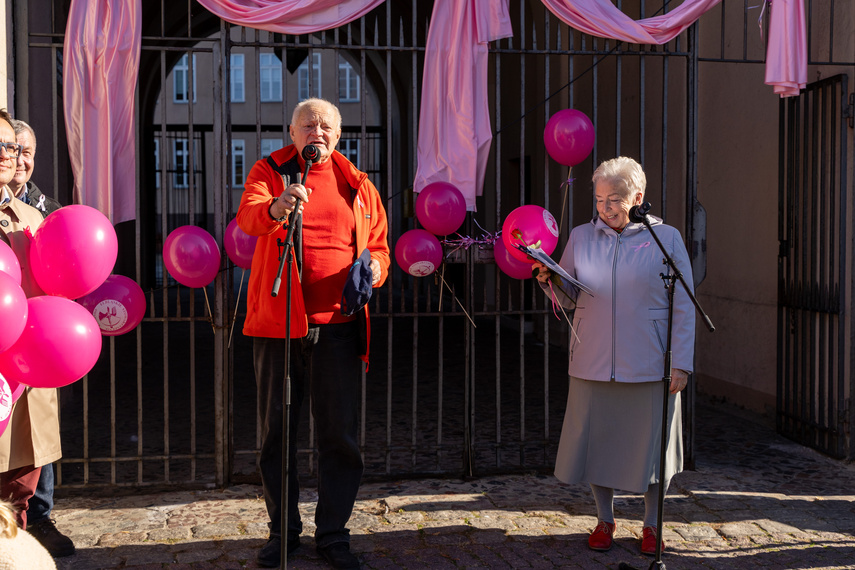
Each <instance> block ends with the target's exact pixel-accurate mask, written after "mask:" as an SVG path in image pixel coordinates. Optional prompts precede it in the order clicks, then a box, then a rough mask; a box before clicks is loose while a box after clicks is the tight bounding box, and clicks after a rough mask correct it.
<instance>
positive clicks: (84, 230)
mask: <svg viewBox="0 0 855 570" xmlns="http://www.w3.org/2000/svg"><path fill="white" fill-rule="evenodd" d="M118 251H119V241H118V239H117V238H116V230H115V229H114V228H113V224H111V223H110V220H108V219H107V216H105V215H104V214H102V213H101V212H99V211H98V210H96V209H95V208H92V207H90V206H83V205H80V204H75V205H72V206H65V207H63V208H60V209H59V210H57V211H56V212H54V213H53V214H51V215H50V216H48V217H47V218H45V221H43V222H42V225H41V226H39V230H38V231H37V232H36V234H35V236H33V243H32V246H31V248H30V268H31V270H32V272H33V277H35V279H36V283H38V285H39V287H41V288H42V290H43V291H44V292H45V293H47V294H48V295H59V296H61V297H66V298H68V299H76V298H78V297H82V296H83V295H86V294H87V293H91V292H92V291H94V290H95V289H97V288H98V286H99V285H101V283H103V282H104V279H106V278H107V276H108V275H110V273H111V272H112V271H113V266H114V265H116V256H117V254H118Z"/></svg>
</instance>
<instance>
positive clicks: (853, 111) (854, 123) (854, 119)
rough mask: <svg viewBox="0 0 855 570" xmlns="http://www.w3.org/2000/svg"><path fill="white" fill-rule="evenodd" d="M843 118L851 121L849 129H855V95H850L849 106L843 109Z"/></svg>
mask: <svg viewBox="0 0 855 570" xmlns="http://www.w3.org/2000/svg"><path fill="white" fill-rule="evenodd" d="M843 116H844V117H846V118H847V119H849V128H850V129H852V128H855V93H850V94H849V104H848V105H847V106H846V107H845V108H844V109H843Z"/></svg>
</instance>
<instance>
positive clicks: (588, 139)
mask: <svg viewBox="0 0 855 570" xmlns="http://www.w3.org/2000/svg"><path fill="white" fill-rule="evenodd" d="M543 144H545V145H546V152H548V153H549V156H551V157H552V158H553V160H555V161H556V162H560V163H561V164H564V165H566V166H575V165H577V164H579V163H580V162H582V161H583V160H585V159H586V158H587V157H588V155H589V154H591V150H593V148H594V125H593V124H592V123H591V119H589V118H588V116H587V115H586V114H585V113H583V112H582V111H577V110H576V109H563V110H561V111H558V112H557V113H555V114H554V115H552V116H551V117H550V118H549V121H547V123H546V128H545V129H543Z"/></svg>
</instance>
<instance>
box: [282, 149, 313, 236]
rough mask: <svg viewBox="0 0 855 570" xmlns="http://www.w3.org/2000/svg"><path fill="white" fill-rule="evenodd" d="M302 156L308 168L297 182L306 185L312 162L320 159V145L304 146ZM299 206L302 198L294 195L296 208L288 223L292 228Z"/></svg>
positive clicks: (292, 211)
mask: <svg viewBox="0 0 855 570" xmlns="http://www.w3.org/2000/svg"><path fill="white" fill-rule="evenodd" d="M301 156H302V157H303V160H305V161H306V170H305V172H304V173H303V178H302V180H300V179H298V180H297V183H298V184H302V185H303V186H305V185H306V178H308V177H309V170H311V169H312V164H313V163H315V162H317V161H318V159H319V158H320V157H321V151H319V150H318V147H316V146H315V145H313V144H307V145H306V146H304V147H303V152H302V153H301ZM299 206H300V199H299V198H297V197H296V196H295V197H294V209H293V210H291V216H290V217H289V218H288V225H289V226H290V227H291V228H293V227H294V220H296V218H297V208H298V207H299ZM289 237H290V235H289Z"/></svg>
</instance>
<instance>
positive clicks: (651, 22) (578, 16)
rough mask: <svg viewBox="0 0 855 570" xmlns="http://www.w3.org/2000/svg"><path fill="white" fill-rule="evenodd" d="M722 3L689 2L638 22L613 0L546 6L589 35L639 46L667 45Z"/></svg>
mask: <svg viewBox="0 0 855 570" xmlns="http://www.w3.org/2000/svg"><path fill="white" fill-rule="evenodd" d="M720 1H721V0H685V1H684V2H683V3H682V4H680V6H678V7H677V8H675V9H673V10H671V11H670V12H668V13H667V14H661V15H659V16H654V17H652V18H646V19H644V20H637V21H636V20H633V19H632V18H630V17H629V16H627V15H626V14H624V13H623V12H621V11H620V10H619V9H618V8H617V7H616V6H615V5H614V4H612V3H611V2H610V1H609V0H543V3H544V4H545V5H546V7H547V8H549V10H550V11H551V12H552V13H553V14H555V15H556V16H558V17H559V18H560V19H561V20H562V21H564V23H566V24H567V25H569V26H571V27H573V28H576V29H577V30H579V31H581V32H585V33H586V34H591V35H592V36H599V37H601V38H611V39H615V40H622V41H625V42H632V43H636V44H664V43H665V42H668V41H671V40H672V39H674V38H675V37H677V36H678V35H679V34H680V33H681V32H682V31H683V30H685V29H686V28H688V27H689V26H691V25H692V24H693V23H694V22H695V20H697V19H698V18H700V17H701V15H702V14H703V13H704V12H706V11H707V10H709V9H710V8H712V7H714V6H715V5H716V4H718V3H719V2H720Z"/></svg>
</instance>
